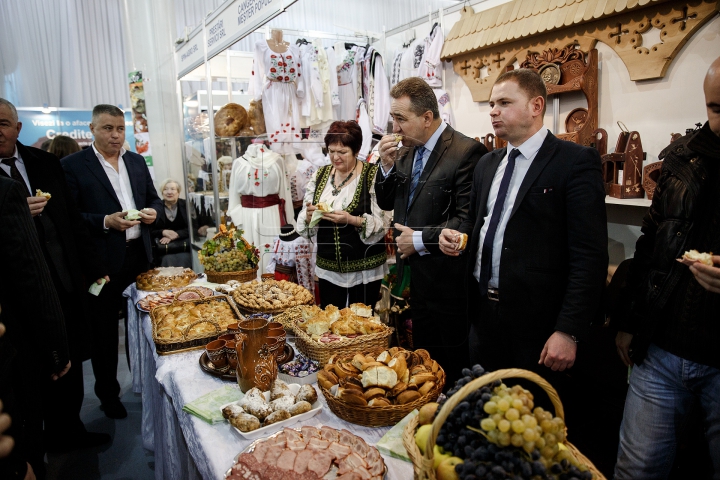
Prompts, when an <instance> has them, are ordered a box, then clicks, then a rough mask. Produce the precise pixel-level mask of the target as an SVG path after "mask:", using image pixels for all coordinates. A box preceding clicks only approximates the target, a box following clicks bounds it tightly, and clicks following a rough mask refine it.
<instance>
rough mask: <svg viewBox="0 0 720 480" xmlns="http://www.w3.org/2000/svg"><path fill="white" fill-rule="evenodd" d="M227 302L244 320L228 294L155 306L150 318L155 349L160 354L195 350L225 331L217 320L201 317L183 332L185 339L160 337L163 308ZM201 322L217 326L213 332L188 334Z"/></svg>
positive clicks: (236, 314) (236, 316) (238, 316)
mask: <svg viewBox="0 0 720 480" xmlns="http://www.w3.org/2000/svg"><path fill="white" fill-rule="evenodd" d="M218 301H219V302H223V301H224V302H227V303H228V305H229V306H230V309H231V310H232V312H233V313H234V314H235V318H236V319H237V320H242V319H243V318H244V317H243V316H242V314H240V312H239V311H238V309H237V307H236V306H235V303H234V302H233V301H232V299H231V298H230V297H228V296H227V295H215V296H214V297H207V298H203V299H200V300H186V301H181V302H174V303H171V304H170V305H162V306H160V307H157V308H154V309H153V310H152V312H151V313H150V319H151V320H152V329H153V341H154V342H155V350H156V351H157V353H158V355H168V354H171V353H178V352H181V351H187V350H194V349H197V348H203V347H204V346H205V345H207V344H208V343H210V342H211V341H212V340H215V339H216V338H217V337H218V335H220V334H221V333H222V332H223V330H224V329H223V328H222V327H221V326H220V325H218V323H217V322H215V321H214V320H210V319H201V320H198V321H197V322H194V323H192V324H190V325H189V326H187V327H186V328H185V331H184V332H183V339H182V340H181V341H177V340H175V339H170V340H168V339H163V338H158V336H157V322H158V320H157V317H158V315H159V314H160V313H161V312H162V309H166V308H169V307H170V306H173V305H185V304H194V305H199V304H201V303H209V302H218ZM200 323H210V324H211V325H213V326H214V327H215V331H214V332H213V333H208V334H203V335H192V334H190V335H188V333H189V332H190V330H192V328H193V327H194V326H195V325H198V324H200Z"/></svg>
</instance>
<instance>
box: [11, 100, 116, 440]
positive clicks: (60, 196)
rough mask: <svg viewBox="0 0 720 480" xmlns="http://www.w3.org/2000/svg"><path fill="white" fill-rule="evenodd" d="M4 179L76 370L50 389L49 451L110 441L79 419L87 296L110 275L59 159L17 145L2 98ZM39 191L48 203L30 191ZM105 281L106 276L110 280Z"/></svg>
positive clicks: (14, 123)
mask: <svg viewBox="0 0 720 480" xmlns="http://www.w3.org/2000/svg"><path fill="white" fill-rule="evenodd" d="M0 122H2V124H3V125H4V126H5V127H6V128H4V130H3V132H2V134H1V135H0V162H1V163H0V176H5V177H10V178H13V179H14V180H17V181H18V183H19V184H20V185H21V186H22V189H23V192H24V193H25V195H26V197H27V204H28V206H29V207H30V213H31V215H32V216H33V220H34V223H35V227H36V229H37V233H38V237H39V239H40V247H41V249H42V251H43V256H44V258H45V262H46V263H47V266H48V269H49V270H50V275H51V278H52V280H53V284H54V286H55V291H56V292H57V296H58V298H59V299H60V305H61V306H62V311H63V315H64V317H65V326H66V329H67V337H68V344H69V348H70V359H71V360H72V363H73V364H74V366H75V367H74V368H72V369H71V370H70V372H68V374H67V375H65V377H63V379H62V380H60V381H58V382H54V383H53V384H52V385H51V386H50V395H51V396H52V397H53V398H54V401H53V402H52V403H51V404H50V405H49V406H48V408H49V411H48V415H47V420H46V421H45V431H46V436H47V438H46V440H47V445H48V449H49V450H50V451H53V450H70V449H74V448H82V447H89V446H96V445H100V444H103V443H107V442H109V441H110V435H107V434H104V433H93V432H87V431H86V430H85V426H84V425H83V423H82V421H81V420H80V409H81V408H82V402H83V398H84V386H83V372H82V362H83V360H86V359H87V358H89V352H88V351H87V345H89V342H90V337H89V336H87V335H86V332H87V331H88V330H89V327H90V321H89V318H88V311H87V308H86V303H85V292H86V291H87V289H88V286H89V285H90V283H91V282H92V281H93V280H97V279H100V278H102V277H103V276H105V274H106V271H105V269H104V267H103V266H102V262H101V261H100V259H99V257H98V256H97V253H96V251H95V249H94V248H93V246H92V245H91V241H90V236H89V234H88V231H87V229H86V228H85V226H84V224H83V221H82V218H81V217H80V212H78V210H77V208H76V207H75V203H74V202H73V200H72V198H71V196H70V192H69V190H68V187H67V183H66V182H65V175H64V173H63V170H62V167H61V166H60V162H59V161H58V159H57V157H55V156H54V155H52V154H50V153H47V152H44V151H42V150H39V149H37V148H32V147H25V146H24V145H23V144H21V143H20V142H18V141H17V137H18V134H19V133H20V131H21V129H22V123H21V122H19V121H18V117H17V111H16V109H15V106H14V105H13V104H12V103H10V102H8V101H7V100H5V99H3V98H0ZM38 189H39V190H41V191H43V192H45V193H48V194H50V195H51V196H52V198H51V199H50V200H48V199H47V198H45V197H44V196H40V195H35V194H34V193H32V192H35V191H36V190H38ZM106 278H107V277H106Z"/></svg>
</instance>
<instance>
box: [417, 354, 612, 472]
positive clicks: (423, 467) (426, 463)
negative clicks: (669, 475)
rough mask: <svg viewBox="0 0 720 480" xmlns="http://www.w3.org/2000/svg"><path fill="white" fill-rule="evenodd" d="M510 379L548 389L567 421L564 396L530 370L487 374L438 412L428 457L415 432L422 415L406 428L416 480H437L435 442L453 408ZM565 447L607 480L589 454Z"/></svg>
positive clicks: (556, 413) (427, 447)
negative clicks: (497, 383) (466, 399)
mask: <svg viewBox="0 0 720 480" xmlns="http://www.w3.org/2000/svg"><path fill="white" fill-rule="evenodd" d="M509 378H524V379H526V380H530V381H532V382H535V383H536V384H537V385H538V386H540V387H541V388H542V389H543V390H545V392H546V393H547V395H548V397H550V401H551V402H552V404H553V407H554V408H555V416H557V417H560V418H562V419H563V420H564V419H565V410H564V409H563V406H562V403H560V397H559V396H558V394H557V391H555V389H554V388H553V387H552V385H550V384H549V383H548V382H547V381H546V380H545V379H544V378H542V377H541V376H540V375H537V374H535V373H533V372H530V371H528V370H521V369H519V368H511V369H506V370H496V371H494V372H490V373H486V374H485V375H483V376H482V377H479V378H476V379H475V380H473V381H471V382H470V383H468V384H467V385H465V386H463V387H462V388H461V389H460V390H459V391H458V392H457V393H455V395H453V396H452V397H450V398H449V399H448V400H447V402H445V404H444V405H443V406H442V408H441V409H440V411H439V412H438V413H437V416H436V417H435V421H433V423H432V431H431V432H430V435H429V437H428V442H427V445H426V447H425V454H424V455H423V454H422V453H420V449H419V448H418V447H417V444H416V443H415V430H416V429H417V426H418V421H419V420H418V416H417V415H416V416H415V417H413V418H412V419H411V420H410V422H408V424H407V425H406V426H405V430H404V431H403V445H404V446H405V450H407V452H408V455H409V456H410V460H411V461H412V464H413V470H414V473H415V475H414V477H415V479H416V480H436V478H437V477H436V476H435V469H433V462H434V446H435V440H436V439H437V436H438V434H439V433H440V427H441V426H442V424H443V423H445V420H446V419H447V417H448V415H450V412H451V411H452V410H453V408H455V407H456V406H457V405H458V404H460V402H462V401H463V400H464V399H465V397H467V396H468V395H469V394H470V393H472V392H474V391H475V390H477V389H479V388H481V387H484V386H485V385H489V384H491V383H492V382H494V381H495V380H503V381H504V380H507V379H509ZM564 444H565V446H566V447H567V448H568V450H570V452H571V453H572V454H573V455H574V456H575V458H577V459H578V461H580V462H581V463H584V464H585V465H586V466H587V467H588V470H590V471H591V472H592V474H593V475H594V479H595V480H606V479H605V476H603V474H602V473H600V471H599V470H598V469H597V468H596V467H595V465H593V463H592V462H591V461H590V460H588V458H587V457H586V456H585V455H583V454H582V453H580V451H579V450H578V449H577V448H576V447H575V446H574V445H573V444H572V443H570V442H568V441H567V440H566V441H565V443H564Z"/></svg>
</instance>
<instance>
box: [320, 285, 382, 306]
mask: <svg viewBox="0 0 720 480" xmlns="http://www.w3.org/2000/svg"><path fill="white" fill-rule="evenodd" d="M381 283H382V280H376V281H374V282H370V283H361V284H359V285H355V286H354V287H349V288H346V287H339V286H337V285H335V284H334V283H331V282H328V281H327V280H323V279H322V278H321V279H320V306H321V307H322V308H325V307H327V306H328V305H335V306H336V307H338V308H339V309H341V310H342V309H343V308H345V307H347V306H348V305H352V304H353V303H364V304H365V305H369V306H371V307H374V306H375V303H376V302H377V301H378V296H379V295H380V284H381Z"/></svg>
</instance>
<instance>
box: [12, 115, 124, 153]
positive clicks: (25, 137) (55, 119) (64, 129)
mask: <svg viewBox="0 0 720 480" xmlns="http://www.w3.org/2000/svg"><path fill="white" fill-rule="evenodd" d="M17 110H18V120H19V121H20V122H22V130H20V136H19V138H18V140H19V141H20V143H22V144H23V145H27V146H31V147H36V148H40V146H41V145H42V143H43V142H44V141H46V140H52V139H53V138H55V136H56V135H67V136H69V137H70V138H74V139H75V140H76V141H77V142H78V144H80V147H89V146H90V144H92V141H93V136H92V133H91V132H90V120H91V118H92V110H71V109H58V110H54V111H51V112H50V113H43V112H42V109H40V108H18V109H17ZM125 139H126V140H127V142H128V143H129V144H130V151H132V152H135V151H136V150H135V135H134V129H133V122H132V116H131V113H130V112H129V111H128V112H125Z"/></svg>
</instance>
